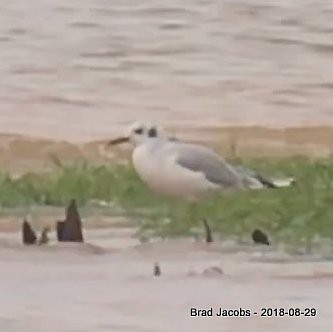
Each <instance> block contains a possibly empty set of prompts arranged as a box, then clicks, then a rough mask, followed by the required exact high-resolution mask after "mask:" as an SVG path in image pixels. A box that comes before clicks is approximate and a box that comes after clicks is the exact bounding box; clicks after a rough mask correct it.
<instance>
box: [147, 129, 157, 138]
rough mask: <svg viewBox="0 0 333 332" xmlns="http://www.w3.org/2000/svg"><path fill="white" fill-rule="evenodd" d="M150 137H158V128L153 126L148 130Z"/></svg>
mask: <svg viewBox="0 0 333 332" xmlns="http://www.w3.org/2000/svg"><path fill="white" fill-rule="evenodd" d="M148 137H157V129H156V128H155V127H151V128H150V129H149V130H148Z"/></svg>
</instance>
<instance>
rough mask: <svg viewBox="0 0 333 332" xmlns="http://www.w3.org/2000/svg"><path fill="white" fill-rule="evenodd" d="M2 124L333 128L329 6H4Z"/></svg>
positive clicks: (92, 131)
mask: <svg viewBox="0 0 333 332" xmlns="http://www.w3.org/2000/svg"><path fill="white" fill-rule="evenodd" d="M0 47H1V52H0V131H1V132H17V133H22V134H33V135H42V136H49V137H57V138H68V139H77V138H99V137H105V136H106V135H108V134H109V133H110V131H112V130H113V129H115V128H119V127H121V126H122V125H124V124H125V123H127V122H130V121H133V120H136V119H139V118H142V119H144V120H147V119H151V120H152V121H154V122H161V123H164V124H165V123H176V122H177V123H182V124H186V125H192V124H196V125H202V124H214V125H216V124H217V125H249V124H260V125H266V126H287V125H302V126H304V125H305V126H306V125H314V124H333V107H332V106H333V98H332V97H331V96H332V91H333V66H332V55H333V2H331V1H327V0H322V1H318V0H316V1H314V0H312V1H310V0H294V1H287V0H279V1H264V0H240V1H235V0H230V1H227V0H182V1H179V0H177V1H176V0H169V1H161V0H141V1H136V0H112V1H111V0H66V1H64V0H32V1H22V0H11V1H2V2H1V4H0Z"/></svg>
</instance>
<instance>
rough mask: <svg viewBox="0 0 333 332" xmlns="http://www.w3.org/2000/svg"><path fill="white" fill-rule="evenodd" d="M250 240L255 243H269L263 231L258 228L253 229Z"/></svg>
mask: <svg viewBox="0 0 333 332" xmlns="http://www.w3.org/2000/svg"><path fill="white" fill-rule="evenodd" d="M252 240H253V241H254V242H255V243H260V244H266V245H268V246H269V245H270V242H269V240H268V236H267V235H266V234H265V233H264V232H262V231H261V230H260V229H255V230H254V231H253V232H252Z"/></svg>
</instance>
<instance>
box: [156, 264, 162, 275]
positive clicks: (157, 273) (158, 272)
mask: <svg viewBox="0 0 333 332" xmlns="http://www.w3.org/2000/svg"><path fill="white" fill-rule="evenodd" d="M161 274H162V271H161V268H160V266H159V264H158V263H155V265H154V276H155V277H159V276H160V275H161Z"/></svg>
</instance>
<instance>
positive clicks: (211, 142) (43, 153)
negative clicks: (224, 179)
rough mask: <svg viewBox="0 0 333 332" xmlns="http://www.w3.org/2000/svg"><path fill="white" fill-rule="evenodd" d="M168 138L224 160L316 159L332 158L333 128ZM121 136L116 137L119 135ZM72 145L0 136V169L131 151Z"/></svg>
mask: <svg viewBox="0 0 333 332" xmlns="http://www.w3.org/2000/svg"><path fill="white" fill-rule="evenodd" d="M164 129H165V130H166V132H167V133H169V134H170V136H176V137H178V138H180V139H184V140H186V141H190V142H195V143H201V144H205V145H207V146H210V147H211V148H213V149H215V150H216V151H217V152H218V153H220V154H222V155H223V156H225V157H226V158H228V157H242V158H253V157H269V158H284V157H292V156H296V155H301V156H308V157H314V158H320V157H329V156H331V155H332V154H333V143H332V142H333V126H332V127H330V126H326V127H325V126H318V127H315V126H313V127H289V128H283V129H279V128H273V129H272V128H267V127H260V126H247V127H244V126H228V127H222V126H215V127H208V126H200V127H199V126H198V127H195V128H193V127H191V128H190V127H184V126H177V127H176V126H167V127H165V128H164ZM118 134H119V133H118ZM116 136H117V135H110V136H109V137H108V138H107V137H105V138H101V139H98V140H97V139H96V140H84V139H83V140H81V141H80V142H78V141H73V140H69V139H66V138H64V139H62V140H57V139H53V138H47V137H42V136H38V135H34V136H32V135H23V134H16V133H0V167H1V168H2V169H3V170H6V171H9V172H13V173H22V172H26V171H32V170H33V171H47V170H50V169H52V168H54V167H55V164H54V157H56V158H58V159H59V160H61V161H64V162H68V163H71V162H75V161H78V160H85V161H87V162H88V163H91V164H105V163H108V162H110V161H112V160H115V159H117V160H119V159H127V158H128V157H129V152H130V146H129V145H125V146H123V147H116V148H115V149H113V150H112V151H111V150H108V151H106V150H105V143H106V142H107V140H108V139H109V138H112V137H116Z"/></svg>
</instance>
